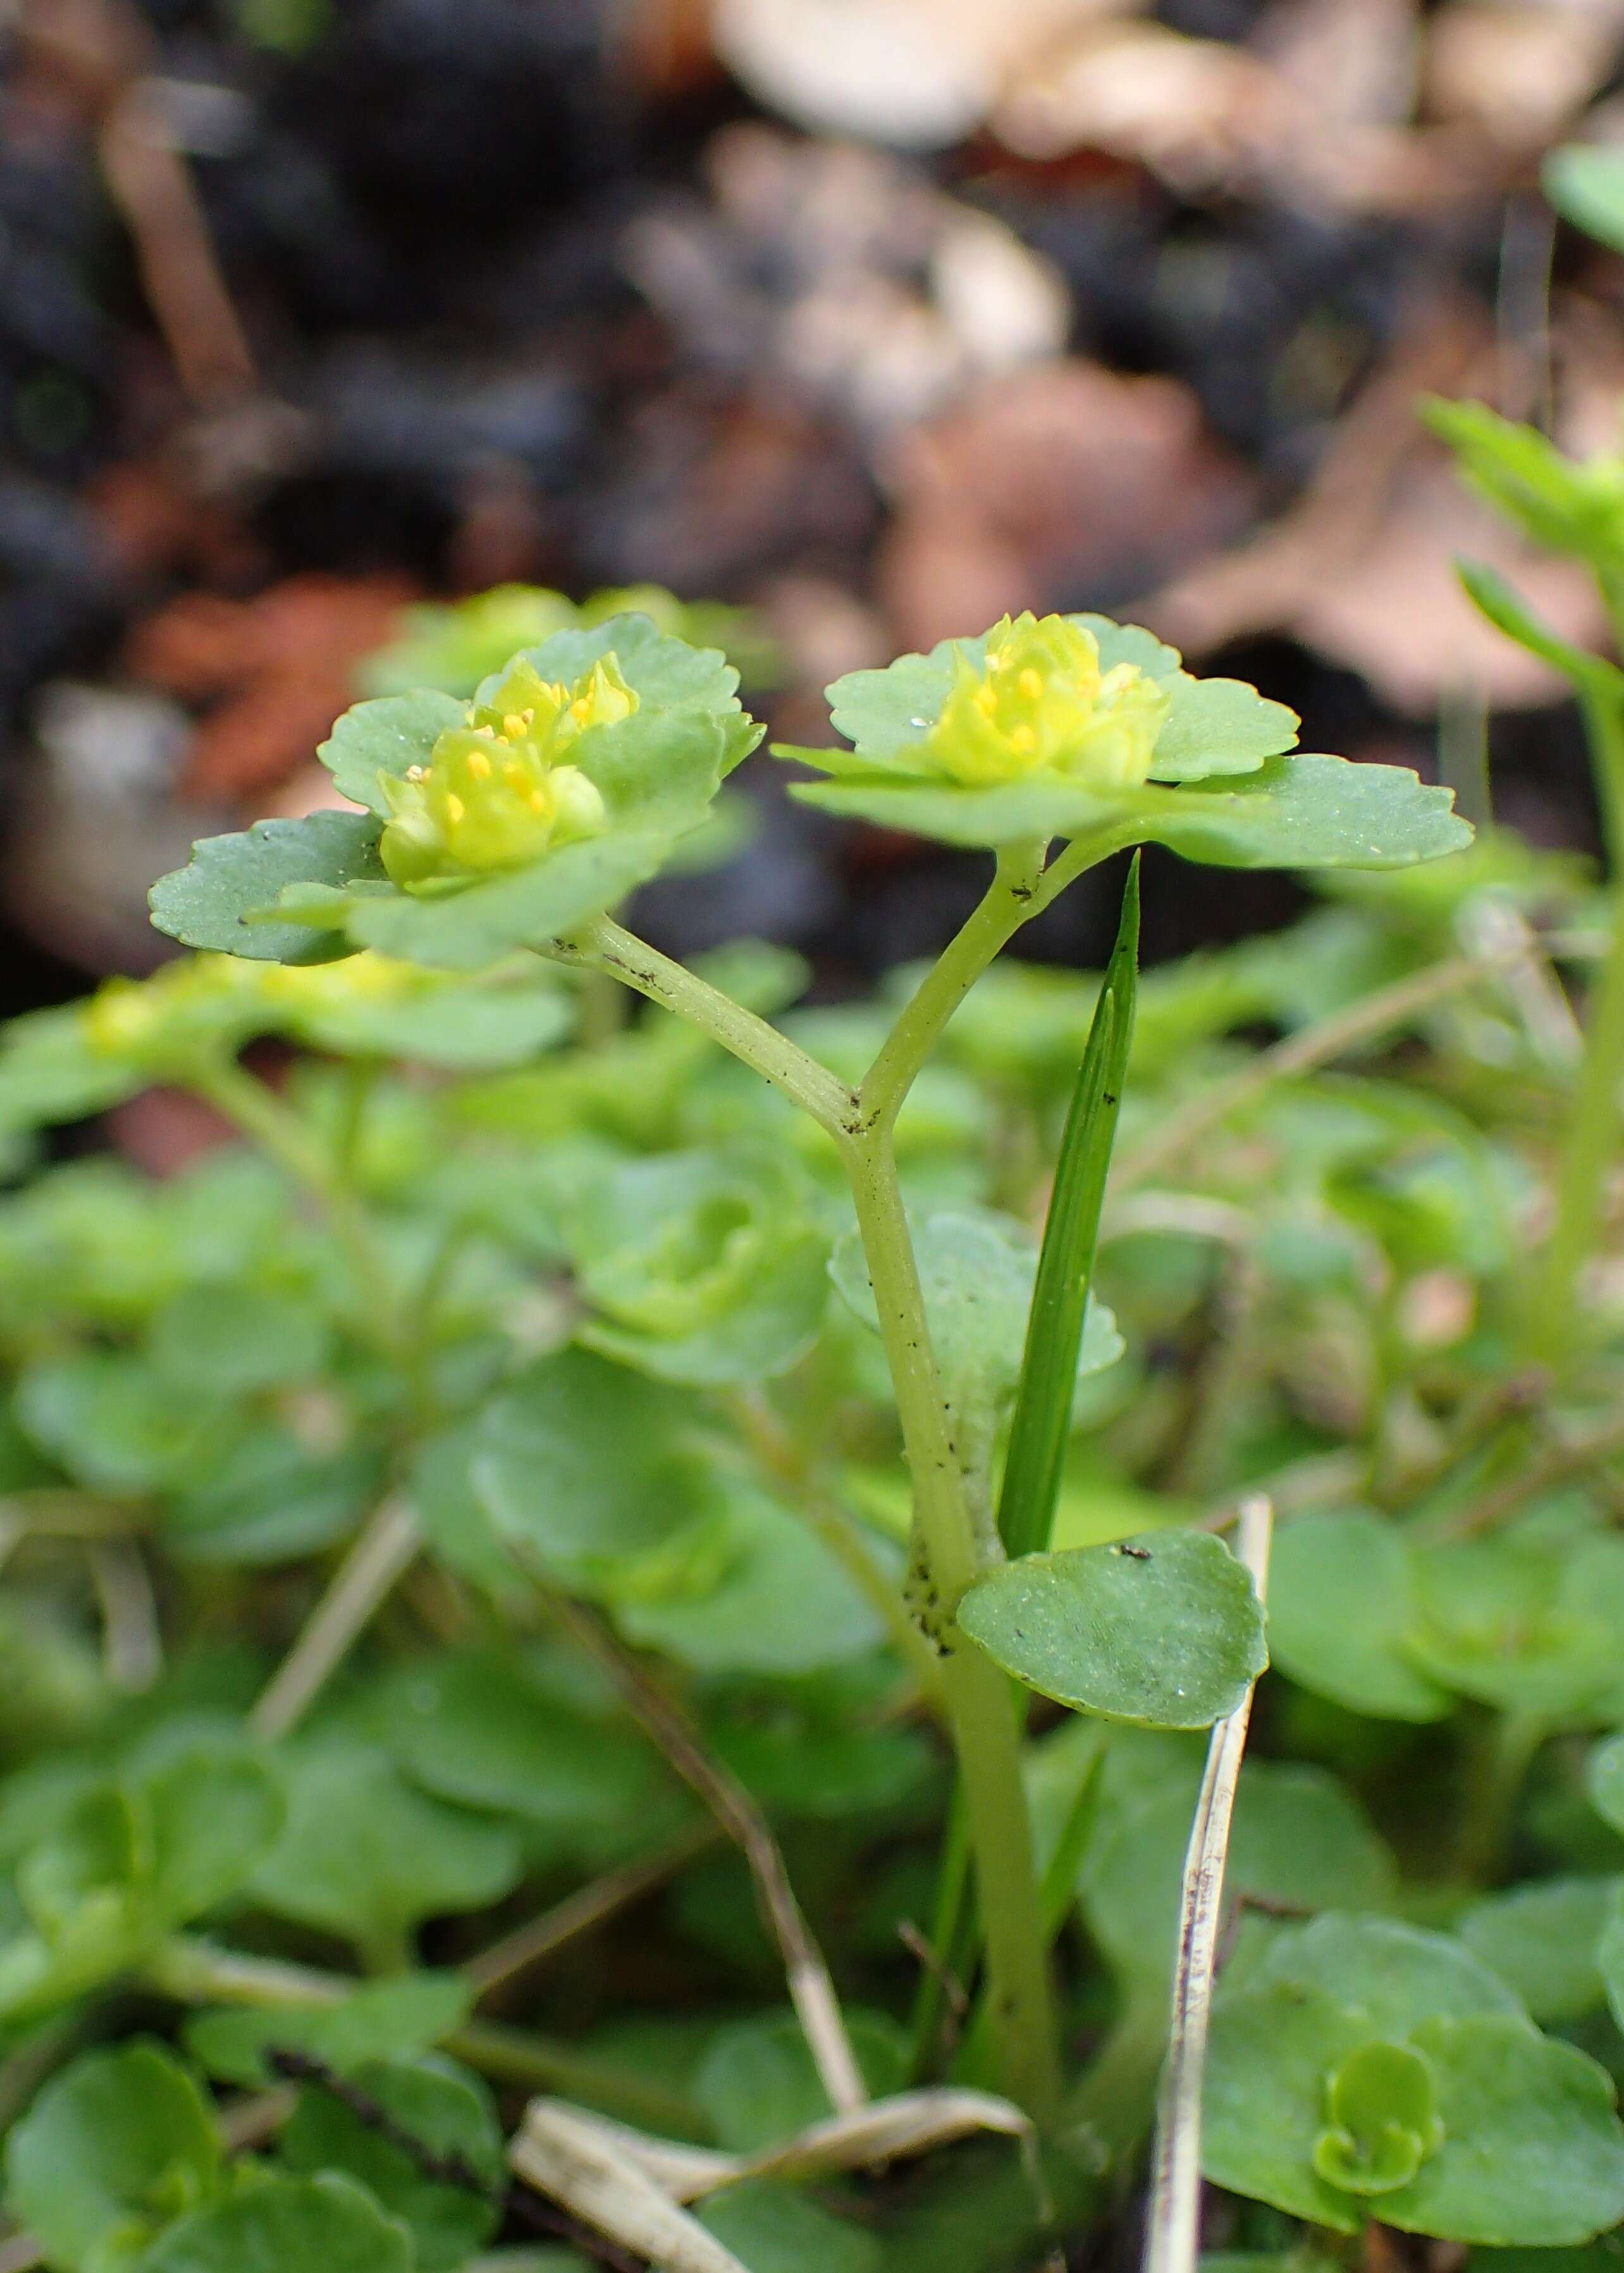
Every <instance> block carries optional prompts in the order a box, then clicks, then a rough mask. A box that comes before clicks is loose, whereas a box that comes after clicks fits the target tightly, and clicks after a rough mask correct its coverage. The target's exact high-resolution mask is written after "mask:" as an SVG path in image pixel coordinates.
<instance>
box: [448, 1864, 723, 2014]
mask: <svg viewBox="0 0 1624 2273" xmlns="http://www.w3.org/2000/svg"><path fill="white" fill-rule="evenodd" d="M719 1835H720V1827H719V1826H718V1825H717V1824H715V1823H700V1824H696V1825H695V1826H694V1827H692V1829H690V1830H688V1831H685V1833H684V1834H683V1835H682V1836H681V1838H680V1839H672V1840H670V1841H668V1842H667V1843H666V1844H665V1845H664V1846H663V1847H661V1848H657V1849H655V1852H654V1853H653V1854H652V1855H644V1856H640V1857H639V1858H638V1860H637V1861H636V1862H634V1863H625V1864H622V1865H621V1867H620V1869H619V1870H617V1871H606V1872H604V1873H603V1875H602V1878H598V1879H593V1880H592V1882H591V1884H590V1885H589V1886H585V1887H578V1888H577V1890H576V1891H575V1893H574V1894H566V1895H565V1898H564V1900H563V1901H562V1902H555V1903H554V1904H553V1906H552V1908H551V1909H550V1910H544V1911H543V1913H542V1915H541V1917H537V1918H529V1919H528V1920H527V1921H526V1923H525V1924H523V1925H520V1926H515V1927H514V1929H513V1932H512V1933H505V1934H504V1935H503V1937H502V1939H501V1940H500V1941H494V1942H492V1943H491V1945H490V1948H489V1949H485V1950H482V1951H481V1952H480V1954H479V1955H478V1956H477V1957H471V1958H469V1959H468V1962H467V1963H466V1964H465V1965H464V1966H463V1967H462V1969H461V1970H462V1972H463V1974H464V1975H465V1976H466V1977H467V1978H468V1980H469V1981H471V1982H473V1983H474V1984H475V1987H476V1988H477V1989H478V1991H479V1993H480V1995H481V1996H482V1997H488V1996H489V1995H490V1992H491V1991H492V1990H493V1989H499V1988H502V1987H505V1984H507V1983H508V1982H510V1981H512V1980H513V1979H515V1978H516V1977H518V1976H519V1975H520V1973H527V1972H528V1970H529V1969H530V1968H531V1966H533V1965H539V1964H540V1963H541V1962H542V1960H543V1958H546V1957H551V1956H553V1955H555V1954H557V1952H558V1951H559V1950H560V1949H563V1948H565V1947H566V1946H567V1945H568V1944H569V1943H570V1942H572V1941H573V1940H575V1939H577V1937H578V1936H580V1934H583V1933H590V1932H592V1930H593V1928H594V1927H595V1926H600V1925H602V1924H603V1923H604V1922H605V1920H606V1919H609V1918H611V1917H614V1915H615V1913H616V1912H617V1910H622V1909H625V1908H626V1907H627V1905H628V1904H629V1903H632V1902H637V1901H639V1900H640V1898H641V1897H642V1896H643V1895H644V1894H649V1893H651V1892H652V1891H653V1889H654V1888H655V1887H658V1886H662V1885H663V1884H664V1882H665V1880H666V1879H669V1878H670V1877H672V1876H673V1875H674V1874H675V1873H676V1872H677V1871H680V1870H681V1868H682V1867H683V1864H685V1863H691V1862H692V1860H693V1858H694V1857H695V1856H696V1855H702V1854H703V1853H704V1852H705V1850H706V1849H707V1847H711V1846H714V1845H715V1842H716V1840H717V1838H718V1836H719Z"/></svg>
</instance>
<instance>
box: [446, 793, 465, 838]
mask: <svg viewBox="0 0 1624 2273" xmlns="http://www.w3.org/2000/svg"><path fill="white" fill-rule="evenodd" d="M467 811H468V807H467V806H466V805H464V804H463V802H462V799H460V797H459V796H458V795H457V793H456V791H454V790H450V791H447V792H446V797H445V818H446V820H447V821H450V823H451V825H452V827H453V829H454V828H455V827H456V825H457V823H458V822H459V821H460V820H461V819H462V817H463V815H464V814H466V813H467Z"/></svg>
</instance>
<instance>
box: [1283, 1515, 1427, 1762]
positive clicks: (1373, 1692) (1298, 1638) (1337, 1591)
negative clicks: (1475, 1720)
mask: <svg viewBox="0 0 1624 2273" xmlns="http://www.w3.org/2000/svg"><path fill="white" fill-rule="evenodd" d="M1414 1615H1415V1611H1414V1603H1413V1584H1412V1575H1411V1553H1410V1549H1409V1546H1408V1544H1407V1542H1405V1541H1404V1539H1403V1536H1402V1534H1400V1533H1399V1531H1398V1530H1397V1528H1396V1526H1395V1525H1393V1524H1391V1523H1387V1522H1383V1521H1382V1519H1381V1517H1380V1516H1374V1515H1360V1514H1348V1515H1306V1516H1302V1517H1300V1518H1298V1520H1297V1521H1295V1522H1293V1523H1289V1524H1286V1525H1283V1527H1282V1529H1281V1533H1280V1536H1279V1538H1278V1539H1277V1541H1276V1543H1275V1552H1274V1557H1273V1560H1272V1563H1271V1564H1270V1569H1269V1654H1270V1655H1271V1657H1272V1658H1273V1659H1274V1662H1275V1663H1276V1665H1277V1666H1278V1667H1279V1669H1280V1670H1281V1671H1282V1672H1283V1673H1285V1674H1289V1675H1290V1677H1291V1679H1292V1680H1293V1681H1297V1682H1300V1683H1301V1684H1302V1686H1303V1687H1304V1688H1305V1689H1309V1690H1312V1691H1313V1692H1314V1694H1315V1695H1316V1696H1320V1697H1329V1698H1331V1699H1333V1700H1334V1701H1335V1702H1336V1703H1337V1704H1339V1705H1346V1706H1348V1707H1350V1708H1351V1710H1352V1711H1353V1712H1356V1713H1369V1714H1374V1715H1375V1716H1376V1717H1377V1718H1378V1719H1381V1720H1388V1721H1436V1720H1440V1719H1441V1718H1442V1716H1443V1715H1444V1714H1446V1713H1448V1711H1449V1709H1450V1704H1451V1699H1450V1696H1449V1692H1448V1690H1447V1689H1443V1688H1441V1687H1440V1685H1439V1684H1437V1683H1436V1682H1434V1681H1430V1680H1428V1679H1427V1677H1426V1675H1425V1674H1423V1673H1422V1672H1421V1671H1420V1670H1419V1669H1418V1668H1417V1667H1416V1666H1415V1665H1414V1664H1413V1663H1412V1662H1411V1659H1410V1657H1409V1655H1408V1654H1407V1651H1406V1648H1405V1641H1406V1637H1407V1635H1408V1633H1409V1631H1410V1628H1411V1624H1412V1623H1413V1620H1414Z"/></svg>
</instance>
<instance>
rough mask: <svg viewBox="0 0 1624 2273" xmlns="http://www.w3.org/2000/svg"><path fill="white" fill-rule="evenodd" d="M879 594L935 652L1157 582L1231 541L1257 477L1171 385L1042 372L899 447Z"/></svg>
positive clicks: (1051, 369)
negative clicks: (1072, 600)
mask: <svg viewBox="0 0 1624 2273" xmlns="http://www.w3.org/2000/svg"><path fill="white" fill-rule="evenodd" d="M886 472H887V478H888V482H889V486H890V488H891V490H892V491H893V494H894V499H895V508H896V509H895V515H894V520H893V522H892V524H891V526H890V528H889V529H888V530H887V535H886V537H885V539H884V542H883V544H882V547H881V552H880V558H879V590H880V595H881V598H882V601H883V603H884V604H885V607H886V610H887V614H888V615H889V617H890V619H891V621H892V623H893V625H894V628H895V630H896V632H897V634H898V636H899V637H900V638H901V639H902V641H905V642H906V643H907V644H909V645H910V646H913V645H917V646H921V647H928V646H930V645H931V644H932V642H933V641H936V640H939V639H945V638H950V637H953V636H954V635H955V634H959V633H962V632H968V631H971V630H974V629H976V628H977V626H980V625H982V624H985V623H989V622H992V621H993V620H995V619H997V618H998V617H999V615H1001V614H1002V613H1003V612H1004V611H1005V610H1006V609H1007V608H1009V609H1016V608H1022V607H1028V606H1030V607H1043V606H1053V605H1055V604H1057V602H1062V601H1065V600H1066V598H1068V597H1069V596H1071V595H1073V594H1075V593H1077V592H1081V591H1089V590H1098V591H1102V592H1104V593H1106V594H1107V596H1109V593H1110V590H1111V588H1113V587H1114V589H1115V590H1116V591H1118V592H1126V591H1131V590H1133V589H1135V588H1136V587H1138V588H1141V589H1142V587H1143V586H1144V585H1146V584H1148V583H1151V582H1153V581H1156V579H1157V578H1158V577H1160V576H1164V575H1165V574H1168V573H1169V571H1170V570H1171V569H1172V568H1173V567H1175V566H1176V565H1177V564H1178V563H1179V562H1180V561H1183V560H1186V559H1190V558H1192V557H1194V556H1197V555H1199V554H1201V553H1203V552H1207V551H1211V550H1212V549H1213V548H1214V547H1215V546H1216V545H1219V544H1224V543H1225V542H1227V541H1230V540H1231V539H1232V538H1233V537H1234V536H1235V535H1236V534H1237V533H1238V531H1239V529H1242V528H1243V527H1244V526H1245V525H1246V521H1247V520H1248V519H1249V518H1250V516H1251V514H1252V513H1253V511H1254V507H1255V491H1254V484H1253V482H1252V478H1251V476H1249V475H1248V474H1247V473H1246V471H1245V469H1243V468H1242V467H1241V466H1240V465H1239V462H1238V461H1236V460H1234V459H1233V458H1231V456H1230V455H1229V454H1228V453H1227V452H1226V451H1225V450H1224V447H1223V446H1222V445H1220V444H1219V443H1218V442H1216V440H1215V439H1213V438H1212V436H1211V435H1210V434H1209V432H1208V431H1207V429H1206V427H1205V425H1204V424H1203V422H1202V419H1201V412H1200V409H1199V408H1198V407H1197V404H1196V401H1195V399H1194V396H1193V395H1192V394H1190V393H1189V391H1188V390H1187V389H1186V388H1185V387H1183V386H1180V385H1179V383H1178V382H1177V381H1176V380H1174V379H1159V378H1149V379H1124V378H1121V377H1119V376H1118V375H1117V374H1115V373H1113V372H1111V371H1106V370H1105V369H1104V367H1103V366H1102V365H1100V364H1093V363H1087V362H1084V361H1082V360H1081V358H1074V359H1069V360H1066V361H1057V362H1051V363H1045V364H1036V365H1033V366H1032V367H1031V368H1030V369H1029V370H1027V371H1021V372H1018V373H1015V374H1014V375H1013V376H1011V377H1010V378H1007V379H1004V380H1003V381H1001V382H1000V383H999V385H998V386H996V387H988V386H984V387H982V388H980V389H978V390H977V392H976V393H974V394H971V395H969V397H968V398H967V399H966V400H965V401H963V402H962V403H960V404H959V405H958V406H957V407H956V408H955V409H953V410H951V411H948V412H947V413H946V414H944V415H943V416H941V417H939V418H936V419H933V420H932V421H930V422H929V423H928V424H923V425H919V426H916V427H914V428H912V429H911V430H909V431H908V432H907V433H906V434H904V435H902V436H901V437H899V438H898V439H897V440H896V442H895V443H894V446H893V449H892V452H891V462H890V463H889V465H888V466H887V469H886Z"/></svg>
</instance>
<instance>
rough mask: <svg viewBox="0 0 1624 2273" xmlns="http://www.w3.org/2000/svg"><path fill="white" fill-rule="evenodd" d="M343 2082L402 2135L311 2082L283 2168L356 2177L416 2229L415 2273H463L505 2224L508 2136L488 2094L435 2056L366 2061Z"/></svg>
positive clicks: (286, 2134) (292, 2126)
mask: <svg viewBox="0 0 1624 2273" xmlns="http://www.w3.org/2000/svg"><path fill="white" fill-rule="evenodd" d="M346 2081H347V2083H348V2084H349V2085H350V2086H351V2087H353V2089H354V2090H355V2094H356V2095H357V2102H358V2101H359V2100H361V2099H364V2100H365V2101H366V2102H367V2103H368V2104H369V2105H370V2106H371V2107H376V2108H378V2109H379V2110H381V2111H382V2113H383V2115H384V2116H385V2119H387V2120H388V2122H389V2123H390V2124H391V2125H392V2126H393V2129H394V2132H395V2134H396V2135H395V2136H394V2137H387V2136H385V2134H384V2133H383V2132H382V2131H381V2130H380V2128H379V2127H378V2124H377V2123H375V2122H372V2121H370V2120H368V2119H366V2118H365V2117H363V2114H362V2113H361V2112H358V2105H357V2104H355V2103H352V2102H350V2101H348V2099H341V2098H338V2097H334V2095H333V2093H332V2092H331V2091H328V2090H326V2089H324V2088H323V2087H322V2085H321V2084H320V2083H318V2082H317V2083H310V2084H307V2085H306V2086H305V2087H304V2089H303V2090H302V2091H301V2092H300V2094H299V2101H298V2104H297V2106H296V2108H295V2110H294V2112H293V2114H292V2116H291V2117H290V2118H289V2119H288V2123H287V2125H286V2127H284V2129H283V2131H282V2134H281V2142H280V2145H281V2158H282V2160H283V2162H284V2163H286V2164H287V2165H288V2169H289V2170H290V2171H293V2172H296V2173H297V2174H299V2175H300V2176H303V2177H310V2178H314V2177H315V2176H317V2175H318V2173H319V2172H324V2171H329V2172H330V2171H337V2172H342V2173H343V2174H344V2175H345V2176H347V2177H348V2178H352V2179H355V2180H356V2181H357V2183H358V2184H360V2185H362V2186H363V2187H366V2188H367V2190H368V2192H369V2193H370V2194H372V2195H373V2196H375V2197H376V2199H377V2200H378V2202H380V2203H381V2204H382V2205H383V2207H384V2209H385V2210H386V2211H388V2212H389V2214H390V2215H391V2217H397V2218H399V2219H400V2223H401V2224H403V2225H404V2226H406V2228H407V2229H408V2232H410V2234H411V2237H412V2243H413V2247H414V2251H415V2262H416V2266H417V2269H418V2273H456V2269H457V2268H458V2267H460V2266H462V2265H465V2264H466V2263H467V2262H468V2257H469V2256H470V2254H472V2253H473V2252H474V2251H475V2249H477V2248H478V2247H479V2246H480V2244H481V2243H482V2242H483V2241H488V2240H489V2239H490V2236H491V2234H492V2233H493V2232H495V2231H496V2228H497V2226H498V2224H499V2223H500V2221H501V2217H502V2202H501V2197H502V2182H503V2175H504V2163H503V2154H502V2134H501V2131H500V2129H499V2128H498V2123H497V2118H496V2109H495V2106H494V2104H493V2103H492V2101H491V2097H490V2092H489V2091H488V2090H487V2089H486V2088H485V2086H484V2084H483V2082H481V2081H480V2080H479V2078H478V2077H477V2076H475V2075H471V2074H468V2071H467V2069H465V2068H461V2067H457V2066H455V2065H454V2064H453V2063H452V2062H451V2061H449V2060H442V2059H434V2058H431V2057H430V2058H424V2059H377V2060H367V2061H363V2062H362V2063H361V2064H360V2065H359V2066H358V2067H355V2068H353V2069H352V2070H351V2071H350V2073H349V2074H348V2077H347V2079H346ZM402 2136H404V2137H405V2138H409V2139H410V2140H412V2141H413V2142H415V2144H416V2145H417V2146H418V2147H420V2148H421V2149H423V2154H424V2155H426V2156H430V2157H433V2158H434V2160H435V2161H436V2162H438V2163H439V2164H442V2165H450V2164H455V2165H457V2166H459V2168H460V2172H461V2173H462V2174H463V2176H462V2178H461V2180H460V2183H458V2184H455V2185H453V2184H449V2183H447V2181H446V2180H445V2179H439V2178H431V2177H430V2176H428V2175H427V2174H426V2173H425V2172H424V2170H423V2164H422V2160H421V2158H418V2157H413V2156H412V2155H411V2154H410V2153H409V2152H408V2150H407V2149H406V2147H405V2146H404V2145H403V2144H402V2143H401V2140H402Z"/></svg>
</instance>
